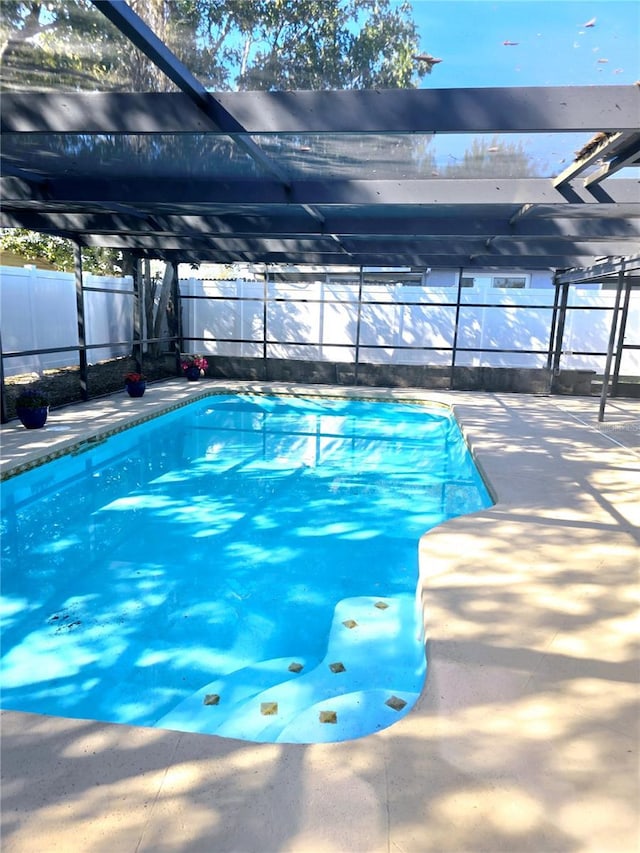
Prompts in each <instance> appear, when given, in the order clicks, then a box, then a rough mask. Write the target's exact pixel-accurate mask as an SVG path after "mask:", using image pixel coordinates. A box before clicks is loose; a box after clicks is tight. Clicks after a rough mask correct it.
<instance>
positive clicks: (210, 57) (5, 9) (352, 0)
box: [0, 0, 431, 91]
mask: <svg viewBox="0 0 640 853" xmlns="http://www.w3.org/2000/svg"><path fill="white" fill-rule="evenodd" d="M129 2H130V5H131V6H132V8H133V9H134V11H136V12H137V13H138V14H139V15H140V17H141V18H142V19H143V20H144V21H145V22H146V23H147V24H148V25H149V26H150V27H151V29H152V30H153V31H154V32H155V33H156V35H157V36H158V37H159V38H161V39H162V40H163V41H165V42H166V44H167V45H168V46H169V47H170V49H171V50H173V52H174V53H175V54H176V55H177V56H178V57H179V58H180V59H181V61H182V62H184V63H185V65H187V67H189V68H190V70H191V71H192V72H193V74H194V75H195V76H196V77H198V79H200V80H201V81H202V83H203V84H204V85H205V86H207V87H208V88H211V89H220V90H222V89H238V88H240V89H272V90H273V89H342V88H370V87H382V88H390V87H391V88H396V87H403V88H409V87H414V86H416V85H417V83H418V82H419V81H420V80H421V79H422V78H423V77H424V76H425V75H426V74H429V73H430V72H431V66H429V65H428V64H424V63H416V62H415V61H414V59H413V56H414V55H415V54H416V53H417V51H418V42H419V34H418V30H417V27H416V24H415V22H414V21H413V18H412V16H411V11H412V10H411V5H410V4H409V3H408V2H404V3H402V4H401V5H399V6H397V7H393V6H392V5H391V0H226V2H222V1H221V0H129ZM0 13H1V21H0V42H1V43H0V56H1V58H2V63H3V80H4V82H3V88H21V89H24V88H25V86H32V87H37V88H55V89H56V90H58V91H59V90H61V89H67V90H81V89H107V90H108V89H120V90H122V89H129V90H133V91H163V90H169V89H172V88H173V84H172V83H171V82H170V81H169V80H168V79H167V78H166V77H165V76H164V75H163V74H162V73H161V72H160V71H159V70H158V69H157V68H156V67H155V66H154V65H153V64H152V63H151V62H150V61H149V60H148V59H147V58H146V57H145V56H143V55H142V54H141V53H140V52H139V51H137V50H135V49H133V48H132V47H131V44H130V43H129V42H128V41H127V40H126V39H125V37H124V36H123V35H122V34H121V33H120V32H119V31H118V30H117V29H116V28H115V27H114V26H113V25H111V24H110V23H109V22H108V21H107V19H106V18H105V17H104V16H103V15H101V14H100V13H99V11H98V10H97V9H96V8H95V7H94V6H93V4H92V3H90V2H89V0H64V1H63V0H58V2H35V1H34V0H32V2H27V0H3V2H2V4H1V5H0ZM87 46H90V49H87Z"/></svg>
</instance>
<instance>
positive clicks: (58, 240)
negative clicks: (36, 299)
mask: <svg viewBox="0 0 640 853" xmlns="http://www.w3.org/2000/svg"><path fill="white" fill-rule="evenodd" d="M0 248H2V249H3V250H4V251H5V252H13V253H14V254H16V255H19V256H20V257H21V258H24V259H25V261H26V262H30V263H37V262H38V261H42V260H45V261H48V262H49V263H50V264H52V266H54V267H55V268H56V269H59V270H62V271H64V272H73V269H74V252H73V243H72V242H71V241H70V240H65V239H64V238H63V237H57V236H55V235H53V234H38V233H37V232H35V231H27V229H26V228H10V229H7V230H5V231H3V232H2V234H1V235H0ZM82 266H83V269H84V271H85V272H89V273H93V274H94V275H120V274H122V272H123V256H122V252H121V251H120V250H118V249H96V248H83V249H82Z"/></svg>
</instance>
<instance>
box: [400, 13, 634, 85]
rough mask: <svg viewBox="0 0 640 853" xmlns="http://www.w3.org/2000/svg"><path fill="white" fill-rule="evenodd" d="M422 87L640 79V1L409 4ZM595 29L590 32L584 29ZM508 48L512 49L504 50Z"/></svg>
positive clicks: (606, 82)
mask: <svg viewBox="0 0 640 853" xmlns="http://www.w3.org/2000/svg"><path fill="white" fill-rule="evenodd" d="M411 5H412V7H413V18H414V20H415V21H416V23H417V25H418V29H419V32H420V46H421V50H423V51H425V52H427V53H430V54H431V55H432V56H434V57H437V58H440V59H442V62H441V63H438V64H437V65H435V66H434V68H433V71H432V73H431V75H430V76H428V77H426V78H425V79H424V80H423V82H422V84H421V86H422V87H425V88H445V89H446V88H456V87H466V86H469V87H477V86H482V87H485V86H565V85H567V86H569V85H586V86H588V85H598V86H601V85H604V84H618V85H621V84H633V83H635V81H637V80H640V0H586V2H583V0H493V2H488V0H412V2H411ZM589 22H592V26H585V24H587V23H589ZM505 42H516V44H510V45H505V44H504V43H505Z"/></svg>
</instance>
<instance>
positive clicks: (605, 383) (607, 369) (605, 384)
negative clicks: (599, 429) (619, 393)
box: [598, 270, 624, 422]
mask: <svg viewBox="0 0 640 853" xmlns="http://www.w3.org/2000/svg"><path fill="white" fill-rule="evenodd" d="M623 284H624V270H620V272H619V273H618V287H617V288H616V301H615V305H614V306H613V317H612V318H611V331H610V332H609V346H608V347H607V360H606V362H605V366H604V376H603V377H602V393H601V395H600V409H599V410H598V421H599V422H601V421H603V420H604V409H605V406H606V404H607V394H608V392H609V376H610V374H611V362H612V360H613V347H614V344H615V340H616V326H617V324H618V311H619V310H620V297H621V296H622V286H623Z"/></svg>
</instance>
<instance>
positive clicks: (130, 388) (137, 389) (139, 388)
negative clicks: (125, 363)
mask: <svg viewBox="0 0 640 853" xmlns="http://www.w3.org/2000/svg"><path fill="white" fill-rule="evenodd" d="M146 390H147V383H146V382H145V381H144V380H143V379H142V380H140V381H139V382H127V394H128V395H129V396H130V397H143V396H144V392H145V391H146Z"/></svg>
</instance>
